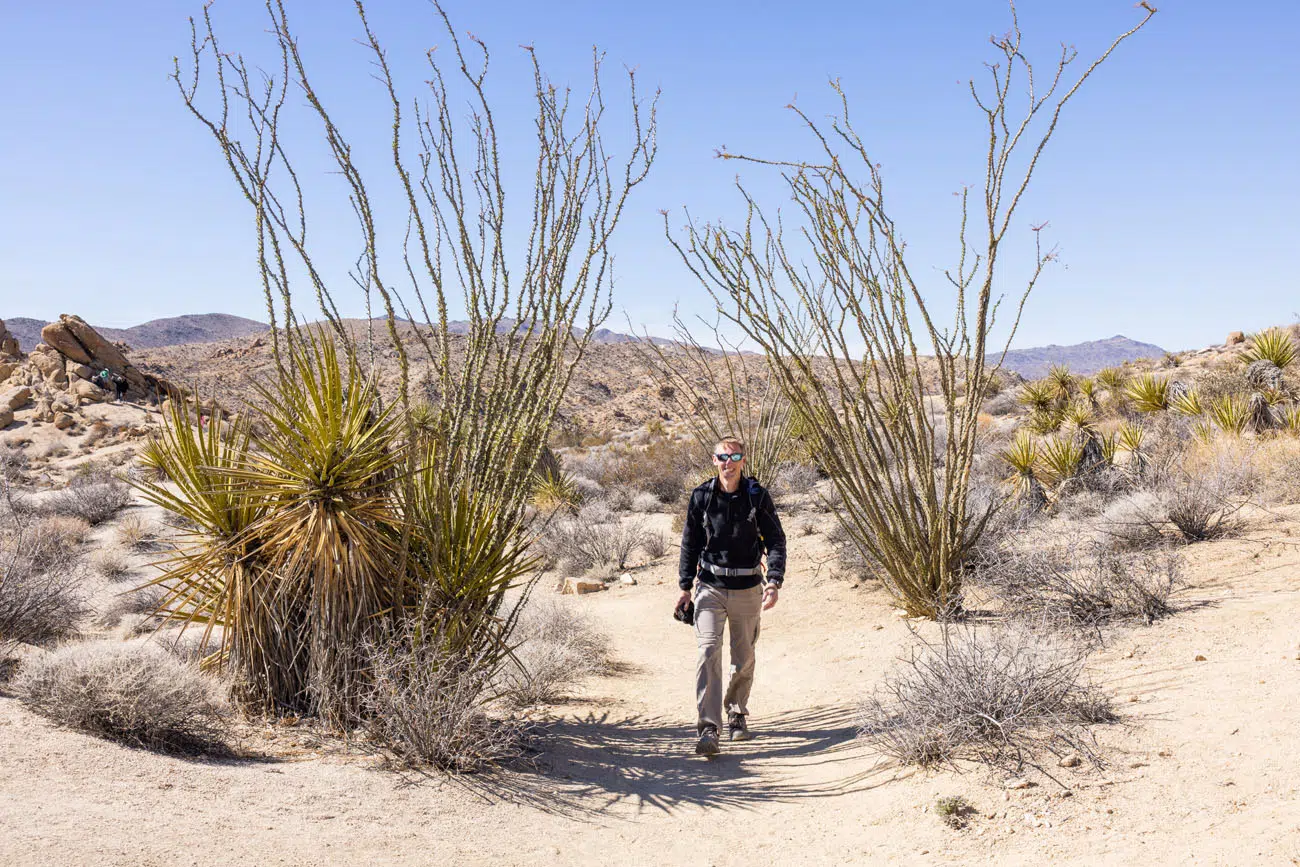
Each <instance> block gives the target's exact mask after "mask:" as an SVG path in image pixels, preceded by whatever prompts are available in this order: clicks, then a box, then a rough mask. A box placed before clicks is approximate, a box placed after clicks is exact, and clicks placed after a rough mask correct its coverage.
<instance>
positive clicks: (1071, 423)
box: [1061, 403, 1097, 433]
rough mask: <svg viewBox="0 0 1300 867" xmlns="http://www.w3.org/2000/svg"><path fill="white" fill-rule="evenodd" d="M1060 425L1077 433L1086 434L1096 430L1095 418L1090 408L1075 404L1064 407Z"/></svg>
mask: <svg viewBox="0 0 1300 867" xmlns="http://www.w3.org/2000/svg"><path fill="white" fill-rule="evenodd" d="M1061 423H1062V424H1064V425H1065V426H1066V427H1068V428H1069V429H1070V430H1073V431H1076V432H1078V433H1088V432H1090V431H1093V430H1095V429H1096V427H1097V417H1096V415H1094V414H1093V412H1092V408H1091V407H1088V406H1083V405H1082V404H1077V403H1076V404H1073V405H1071V406H1069V407H1066V409H1065V412H1064V413H1063V414H1062V416H1061Z"/></svg>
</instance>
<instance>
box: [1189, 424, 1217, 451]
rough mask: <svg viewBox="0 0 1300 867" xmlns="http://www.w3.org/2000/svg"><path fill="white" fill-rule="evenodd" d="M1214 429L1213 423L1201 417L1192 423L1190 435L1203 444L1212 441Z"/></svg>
mask: <svg viewBox="0 0 1300 867" xmlns="http://www.w3.org/2000/svg"><path fill="white" fill-rule="evenodd" d="M1214 431H1215V429H1214V425H1213V424H1211V423H1210V422H1209V421H1208V420H1206V419H1201V420H1200V421H1198V422H1197V423H1196V424H1194V425H1192V437H1193V438H1194V439H1195V440H1197V441H1198V442H1201V443H1204V444H1205V445H1209V444H1210V443H1212V442H1213V441H1214Z"/></svg>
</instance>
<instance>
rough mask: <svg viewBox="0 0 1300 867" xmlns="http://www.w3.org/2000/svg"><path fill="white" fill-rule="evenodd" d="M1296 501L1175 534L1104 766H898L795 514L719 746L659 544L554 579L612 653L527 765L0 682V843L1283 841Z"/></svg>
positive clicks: (851, 848) (500, 850)
mask: <svg viewBox="0 0 1300 867" xmlns="http://www.w3.org/2000/svg"><path fill="white" fill-rule="evenodd" d="M1298 515H1300V510H1296V509H1293V510H1291V511H1290V512H1288V513H1287V514H1286V515H1285V516H1283V517H1281V518H1275V519H1267V520H1266V522H1265V523H1263V524H1261V525H1260V526H1258V527H1256V528H1254V529H1253V530H1252V532H1251V533H1250V534H1249V536H1248V538H1246V539H1238V540H1229V541H1223V542H1215V543H1205V544H1202V545H1198V546H1193V547H1191V548H1188V549H1186V551H1187V554H1186V556H1187V558H1188V564H1189V578H1190V580H1191V583H1192V587H1191V588H1190V589H1189V591H1188V592H1187V593H1186V594H1184V599H1183V603H1184V606H1185V607H1184V610H1183V611H1182V612H1181V613H1179V614H1178V615H1177V616H1175V617H1173V618H1171V619H1168V620H1165V621H1162V622H1160V623H1157V624H1156V625H1154V626H1152V627H1135V628H1131V629H1124V630H1121V631H1119V632H1118V633H1117V634H1116V636H1115V638H1114V640H1113V641H1112V642H1111V643H1110V645H1109V646H1108V647H1106V648H1105V649H1104V650H1102V651H1101V652H1100V653H1099V654H1098V656H1097V658H1096V662H1095V666H1094V668H1095V675H1096V677H1097V678H1098V679H1099V680H1100V681H1101V682H1102V683H1103V684H1106V685H1107V686H1108V687H1109V688H1111V689H1112V690H1113V691H1114V693H1115V695H1116V697H1117V700H1118V703H1119V707H1120V710H1121V711H1122V712H1123V714H1124V716H1125V723H1124V724H1121V725H1116V726H1109V727H1105V728H1104V729H1103V730H1102V731H1101V732H1100V736H1099V737H1100V741H1101V745H1102V747H1103V749H1104V755H1105V756H1106V757H1107V759H1108V762H1107V764H1106V766H1105V767H1103V768H1090V767H1085V768H1080V769H1060V768H1055V767H1053V768H1051V771H1052V773H1053V775H1054V776H1055V777H1056V778H1057V779H1058V780H1059V781H1060V782H1061V783H1062V784H1064V786H1062V785H1057V784H1056V783H1053V782H1052V781H1051V780H1048V779H1046V778H1044V777H1041V776H1038V777H1034V779H1035V780H1036V781H1037V783H1038V784H1037V785H1035V786H1033V787H1031V788H1028V789H1023V790H1016V791H1006V790H1004V789H1003V787H1002V783H1003V781H1004V780H1005V775H1003V774H1000V773H991V772H988V771H985V770H980V769H971V770H969V771H967V772H966V773H962V774H957V773H953V772H950V771H945V772H939V773H924V772H917V771H912V770H910V769H905V768H899V767H896V766H895V765H893V764H892V763H890V762H889V761H887V760H886V759H884V758H882V757H881V756H879V755H878V754H876V753H874V752H872V751H871V750H870V749H868V748H867V747H865V746H863V745H861V744H860V743H858V742H857V741H855V740H854V737H853V734H854V728H853V726H854V713H855V707H856V705H857V703H858V701H859V700H860V698H861V697H862V695H863V694H864V692H865V691H866V690H868V689H870V687H871V686H872V685H873V684H875V683H877V682H879V680H880V679H881V677H882V676H883V675H884V673H885V672H886V670H887V669H888V668H889V666H890V664H891V663H892V661H893V660H894V659H895V657H896V656H897V655H898V654H899V653H900V652H902V649H903V648H904V647H906V645H907V641H908V638H909V636H908V632H907V625H906V623H905V622H904V621H903V620H901V619H900V618H898V617H897V616H896V615H895V614H894V612H893V611H892V610H891V609H890V608H889V607H888V605H887V604H886V600H885V599H884V597H883V595H882V594H881V593H880V591H878V590H877V589H874V588H865V589H859V588H854V587H851V586H850V585H848V584H846V583H845V582H843V581H842V580H840V579H832V578H830V577H827V576H826V575H825V574H824V571H823V573H822V574H821V575H814V574H813V570H812V569H811V568H802V569H801V568H800V567H799V565H798V564H800V563H808V562H809V561H810V559H811V557H812V556H813V555H817V554H819V553H820V549H819V548H818V547H817V546H818V545H819V544H820V537H795V536H794V535H792V536H791V543H792V563H794V564H796V565H795V566H794V567H793V568H792V569H791V573H790V576H789V580H788V583H787V589H786V591H785V592H784V593H783V594H782V598H781V602H780V605H779V606H778V607H777V608H776V609H775V610H774V611H772V612H770V613H769V614H768V615H766V616H765V619H764V625H763V633H762V638H761V640H760V642H759V647H758V650H759V661H758V674H757V681H756V686H755V690H754V696H753V700H752V702H751V711H752V721H753V726H754V728H755V729H756V730H758V731H759V733H760V736H759V737H758V738H757V739H756V740H754V741H752V742H749V743H746V744H743V745H738V746H734V747H732V746H728V745H726V743H725V741H724V755H723V756H722V757H720V758H719V759H716V760H713V761H709V760H705V759H700V758H697V757H695V756H693V755H691V754H690V749H691V746H692V740H691V730H690V725H691V723H692V722H693V707H692V701H693V666H694V654H695V647H694V640H693V635H692V633H691V631H690V630H689V629H687V628H686V627H683V626H682V625H681V624H678V623H676V622H674V621H673V620H672V619H671V618H670V616H669V612H670V608H671V605H672V602H673V599H674V597H675V595H676V590H675V587H674V586H673V583H672V579H671V566H669V565H666V564H665V563H664V562H662V561H661V563H660V564H659V565H658V566H657V567H656V568H654V569H646V570H642V571H640V572H639V573H638V578H639V580H640V583H639V584H638V585H637V586H616V587H615V588H614V589H612V590H610V591H608V592H606V593H600V594H594V595H592V596H589V597H583V598H581V599H579V600H577V602H578V603H579V604H580V605H582V606H583V607H584V608H585V609H587V610H589V611H590V612H591V613H592V615H593V616H594V617H595V618H596V619H597V620H598V621H599V622H601V623H602V624H603V625H604V626H605V627H606V628H607V629H608V630H609V632H610V634H611V635H612V636H613V638H614V642H615V648H616V650H615V653H616V656H617V658H618V659H619V660H621V661H622V663H623V666H622V668H623V670H622V671H621V672H620V673H618V674H615V675H613V676H609V677H601V678H593V679H591V680H589V681H588V682H587V683H586V684H585V687H584V690H583V692H582V695H581V696H579V697H578V699H577V700H575V701H574V703H572V704H568V705H564V706H561V707H558V708H554V709H552V711H551V714H552V717H553V718H552V719H551V721H550V722H548V723H547V725H546V729H547V731H548V735H547V739H546V751H545V753H544V755H543V758H542V767H541V769H540V770H538V771H537V772H527V773H525V772H502V773H497V774H492V775H484V776H478V777H470V778H462V779H460V780H455V781H450V782H449V781H446V780H444V779H441V778H438V777H425V776H421V775H417V774H409V773H407V774H398V773H394V772H392V771H390V770H384V769H382V768H381V767H380V765H381V762H380V760H379V759H378V757H376V756H373V755H367V754H365V753H363V752H359V751H352V752H349V751H347V750H345V749H341V748H339V747H337V746H329V745H323V746H322V745H320V744H319V743H318V742H315V741H313V740H312V738H311V737H310V736H308V735H306V734H298V733H296V732H295V730H293V729H280V730H278V731H277V732H276V733H275V737H274V744H275V749H274V750H269V749H268V750H267V751H268V752H271V753H274V754H275V756H276V758H274V759H268V760H263V761H238V762H210V761H186V760H181V759H176V758H169V757H163V756H157V755H153V754H149V753H145V752H142V751H139V750H132V749H126V748H123V747H120V746H117V745H114V744H111V743H107V742H104V741H100V740H96V739H93V738H89V737H85V736H83V735H79V734H75V733H72V732H68V731H62V730H59V729H57V728H55V727H54V726H52V725H50V724H49V723H47V722H46V721H44V720H43V719H40V718H38V717H36V716H33V715H32V714H30V713H27V712H26V711H24V710H23V709H22V708H21V707H20V706H18V704H17V703H16V702H15V701H14V700H13V699H12V698H7V697H6V698H0V863H3V864H68V865H83V864H84V865H92V864H93V865H118V864H121V865H126V864H160V865H162V864H165V865H168V867H174V865H181V864H294V865H315V864H374V863H384V864H434V863H451V864H492V865H525V864H527V865H531V864H538V863H546V864H578V865H596V864H599V865H620V864H630V865H631V864H635V865H639V864H682V865H758V864H775V863H781V864H794V865H799V864H810V865H811V864H817V865H820V864H846V863H849V864H852V863H905V864H931V863H933V864H940V863H983V862H990V861H995V862H996V863H999V864H1043V863H1062V864H1065V863H1077V864H1133V863H1144V864H1292V863H1300V861H1297V859H1300V788H1298V787H1300V774H1298V773H1297V772H1298V771H1300V758H1298V757H1297V753H1300V749H1297V744H1300V740H1297V736H1296V732H1297V731H1300V659H1297V656H1298V651H1300V647H1298V646H1297V642H1298V641H1300V626H1298V625H1297V624H1300V552H1298V551H1297V548H1296V547H1295V545H1293V544H1291V536H1290V535H1289V534H1290V533H1293V532H1294V533H1295V534H1296V535H1295V538H1296V539H1300V525H1298V524H1297V523H1296V521H1295V519H1296V517H1297V516H1298ZM920 628H921V629H925V628H927V627H926V626H925V625H922V626H921V627H920ZM1198 655H1201V656H1204V657H1205V658H1206V659H1205V661H1201V662H1198V661H1196V657H1197V656H1198ZM244 746H245V747H246V748H247V747H252V748H258V749H265V748H266V746H267V744H266V742H265V741H263V742H258V740H257V738H250V741H249V742H248V743H246V744H245V745H244ZM1066 787H1068V788H1066ZM947 795H961V796H963V797H965V798H966V799H967V800H968V801H969V802H970V803H971V804H972V805H973V806H974V807H975V808H976V810H977V811H978V812H977V814H976V815H974V816H973V817H972V818H971V821H970V824H969V826H968V827H967V828H966V829H964V830H960V831H957V830H953V829H950V828H948V827H946V826H945V825H944V824H943V823H942V822H941V821H940V820H939V818H938V817H937V816H936V815H934V813H933V805H934V802H935V799H936V798H938V797H940V796H947Z"/></svg>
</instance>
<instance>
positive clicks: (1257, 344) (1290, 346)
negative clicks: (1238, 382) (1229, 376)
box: [1241, 328, 1296, 370]
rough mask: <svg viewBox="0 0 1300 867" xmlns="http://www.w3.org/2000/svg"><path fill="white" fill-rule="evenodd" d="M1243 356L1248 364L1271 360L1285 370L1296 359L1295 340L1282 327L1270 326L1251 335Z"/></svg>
mask: <svg viewBox="0 0 1300 867" xmlns="http://www.w3.org/2000/svg"><path fill="white" fill-rule="evenodd" d="M1241 357H1242V360H1243V361H1245V362H1246V363H1247V364H1250V363H1252V362H1255V361H1270V362H1272V363H1273V364H1275V365H1277V367H1278V368H1279V369H1282V370H1285V369H1286V368H1287V366H1288V365H1290V364H1291V363H1292V362H1293V361H1295V359H1296V345H1295V341H1294V340H1292V339H1291V335H1290V334H1289V333H1287V332H1286V331H1283V330H1282V329H1280V328H1269V329H1267V330H1266V331H1261V332H1259V333H1258V334H1254V335H1251V337H1250V341H1249V346H1248V347H1247V348H1246V350H1245V351H1244V352H1243V353H1242V354H1241Z"/></svg>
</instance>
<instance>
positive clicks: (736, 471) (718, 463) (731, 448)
mask: <svg viewBox="0 0 1300 867" xmlns="http://www.w3.org/2000/svg"><path fill="white" fill-rule="evenodd" d="M735 454H740V455H741V458H740V460H738V461H737V460H732V459H731V455H735ZM719 455H726V456H727V457H726V459H720V458H719V457H718V456H719ZM713 466H714V467H715V468H716V469H717V471H718V477H719V478H720V479H722V480H723V481H724V482H727V483H728V484H730V483H731V482H733V481H736V480H737V479H739V478H740V474H741V471H742V470H744V468H745V458H744V455H743V452H741V450H740V448H739V447H738V446H735V445H724V444H719V445H717V446H714V449H713Z"/></svg>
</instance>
